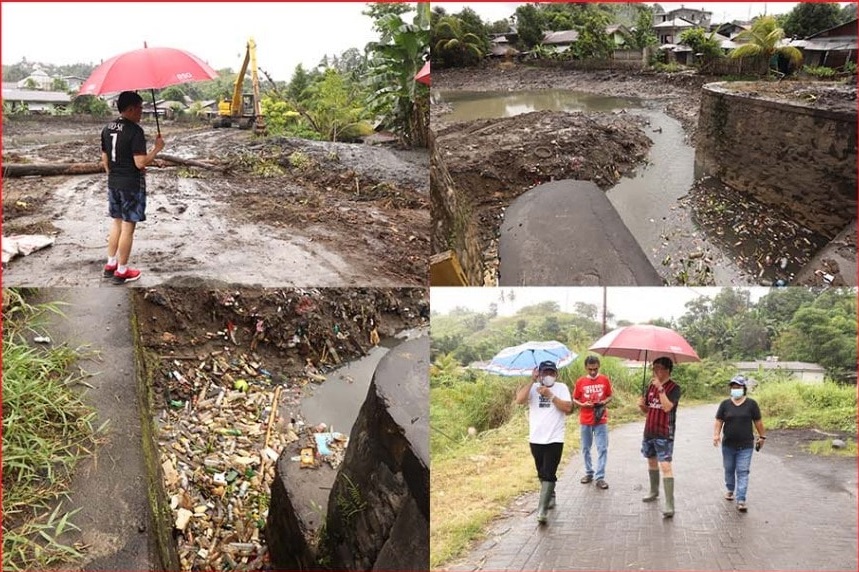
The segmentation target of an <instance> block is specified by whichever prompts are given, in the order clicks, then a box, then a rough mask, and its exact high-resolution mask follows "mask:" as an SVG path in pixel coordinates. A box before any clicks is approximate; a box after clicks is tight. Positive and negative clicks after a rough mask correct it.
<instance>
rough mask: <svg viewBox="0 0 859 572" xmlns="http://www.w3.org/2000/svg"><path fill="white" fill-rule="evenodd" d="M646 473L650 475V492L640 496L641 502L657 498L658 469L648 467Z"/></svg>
mask: <svg viewBox="0 0 859 572" xmlns="http://www.w3.org/2000/svg"><path fill="white" fill-rule="evenodd" d="M647 475H648V476H649V477H650V494H649V495H647V496H646V497H644V498H642V499H641V502H653V501H655V500H656V499H658V498H659V469H656V470H655V471H654V470H653V469H648V470H647Z"/></svg>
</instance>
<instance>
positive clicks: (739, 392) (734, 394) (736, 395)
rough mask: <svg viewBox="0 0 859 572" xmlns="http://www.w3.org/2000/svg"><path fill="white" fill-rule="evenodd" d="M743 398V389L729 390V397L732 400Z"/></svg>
mask: <svg viewBox="0 0 859 572" xmlns="http://www.w3.org/2000/svg"><path fill="white" fill-rule="evenodd" d="M742 396H743V388H742V387H738V388H736V389H731V397H733V398H734V399H739V398H741V397H742Z"/></svg>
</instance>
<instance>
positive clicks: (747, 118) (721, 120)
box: [695, 82, 857, 239]
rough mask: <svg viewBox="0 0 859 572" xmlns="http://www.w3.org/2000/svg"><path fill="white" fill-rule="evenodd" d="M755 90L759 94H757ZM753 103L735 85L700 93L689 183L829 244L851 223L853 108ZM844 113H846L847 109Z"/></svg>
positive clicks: (805, 99) (753, 96) (744, 88)
mask: <svg viewBox="0 0 859 572" xmlns="http://www.w3.org/2000/svg"><path fill="white" fill-rule="evenodd" d="M760 89H762V90H763V89H765V86H761V87H760ZM818 99H819V98H818V96H816V95H814V94H813V93H806V94H805V95H803V94H802V93H801V92H798V93H797V94H796V96H795V97H794V98H792V99H791V98H784V97H782V98H781V99H775V98H770V97H761V96H760V94H759V93H758V92H757V91H756V90H755V86H754V85H751V86H749V85H743V82H738V83H735V84H730V87H729V86H728V84H726V83H725V82H721V83H713V84H707V85H705V86H704V88H703V90H702V97H701V111H700V114H699V122H698V136H697V139H698V141H697V146H696V157H695V163H696V175H697V176H703V175H709V176H712V177H716V178H718V179H720V180H721V181H722V182H724V183H725V184H727V185H729V186H731V187H733V188H735V189H737V190H739V191H742V192H746V193H749V194H750V195H753V196H754V197H755V198H756V199H758V200H759V201H761V202H763V203H765V204H768V205H771V206H772V207H774V208H778V209H782V210H784V211H785V212H786V213H787V214H788V216H790V217H791V218H793V219H795V220H797V221H798V222H800V223H801V224H803V225H804V226H806V227H808V228H810V229H812V230H814V231H817V232H819V233H821V234H822V235H824V236H826V237H827V238H830V239H831V238H834V237H835V236H836V235H837V234H838V233H839V232H840V231H841V230H843V229H844V228H845V227H846V226H847V225H848V224H849V223H850V222H851V221H853V220H854V219H855V218H856V188H857V187H856V185H857V177H856V159H857V154H856V146H857V144H856V133H857V131H856V126H857V123H856V121H857V114H856V109H855V101H854V102H853V105H852V110H851V109H845V108H844V106H840V108H838V109H830V108H827V107H825V106H814V105H812V103H813V102H814V101H818ZM848 107H849V106H848Z"/></svg>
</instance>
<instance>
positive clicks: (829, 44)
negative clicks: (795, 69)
mask: <svg viewBox="0 0 859 572" xmlns="http://www.w3.org/2000/svg"><path fill="white" fill-rule="evenodd" d="M797 47H798V46H797ZM856 47H857V42H856V37H853V38H844V37H842V38H825V39H824V38H819V39H814V40H805V49H806V50H807V51H813V52H836V51H847V50H854V51H855V50H856Z"/></svg>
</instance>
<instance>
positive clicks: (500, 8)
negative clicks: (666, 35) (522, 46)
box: [432, 2, 845, 23]
mask: <svg viewBox="0 0 859 572" xmlns="http://www.w3.org/2000/svg"><path fill="white" fill-rule="evenodd" d="M432 4H433V6H435V5H441V6H444V7H445V9H446V10H447V12H448V14H455V13H456V12H459V11H460V10H462V8H463V7H464V6H469V7H471V8H472V9H473V10H474V11H475V12H477V13H478V14H479V15H480V17H481V18H482V19H483V20H484V21H488V22H490V23H491V22H495V21H496V20H502V19H505V18H508V17H510V16H511V15H513V13H514V12H515V11H516V7H517V6H519V5H521V4H525V2H433V3H432ZM647 4H651V5H652V4H653V2H647ZM659 4H660V5H661V6H662V7H663V8H664V9H665V11H666V12H670V11H671V10H674V9H675V8H680V6H686V7H687V8H697V9H701V8H703V9H705V10H707V11H709V12H712V13H713V20H712V21H713V23H721V22H730V21H731V20H748V19H750V18H753V17H754V16H757V15H758V14H764V13H766V14H783V13H786V12H790V10H791V9H792V8H793V7H794V6H796V5H797V4H798V2H660V3H659ZM841 4H842V5H843V4H845V2H841Z"/></svg>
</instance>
